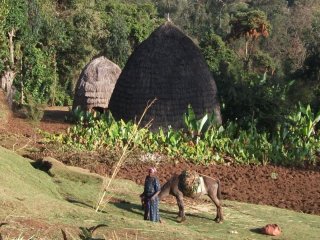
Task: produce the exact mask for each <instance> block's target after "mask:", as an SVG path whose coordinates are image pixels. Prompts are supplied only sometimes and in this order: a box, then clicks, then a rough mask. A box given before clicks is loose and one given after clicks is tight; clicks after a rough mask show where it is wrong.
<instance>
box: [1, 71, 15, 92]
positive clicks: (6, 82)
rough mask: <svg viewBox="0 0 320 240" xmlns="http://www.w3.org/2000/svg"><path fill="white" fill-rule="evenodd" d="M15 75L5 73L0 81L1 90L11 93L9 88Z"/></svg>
mask: <svg viewBox="0 0 320 240" xmlns="http://www.w3.org/2000/svg"><path fill="white" fill-rule="evenodd" d="M15 75H16V73H15V72H14V71H12V70H8V71H6V72H5V73H4V74H3V76H2V77H1V79H0V82H1V88H2V89H3V90H4V91H6V92H7V93H8V92H9V91H11V86H12V82H13V79H14V77H15Z"/></svg>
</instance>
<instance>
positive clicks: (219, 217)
mask: <svg viewBox="0 0 320 240" xmlns="http://www.w3.org/2000/svg"><path fill="white" fill-rule="evenodd" d="M219 187H220V186H219V183H216V184H214V185H213V186H211V188H210V189H208V196H209V197H210V199H211V200H212V201H213V202H214V204H215V205H216V208H217V214H216V218H215V219H214V221H216V222H217V223H219V222H222V221H223V214H222V206H221V202H220V200H219V198H218V191H219V190H220V189H219Z"/></svg>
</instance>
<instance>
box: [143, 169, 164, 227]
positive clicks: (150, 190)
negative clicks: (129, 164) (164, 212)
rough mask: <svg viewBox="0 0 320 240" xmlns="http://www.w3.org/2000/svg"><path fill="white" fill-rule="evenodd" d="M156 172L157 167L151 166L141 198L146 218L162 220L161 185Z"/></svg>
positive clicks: (155, 220) (153, 220)
mask: <svg viewBox="0 0 320 240" xmlns="http://www.w3.org/2000/svg"><path fill="white" fill-rule="evenodd" d="M156 172H157V170H156V168H154V167H152V168H149V170H148V175H147V177H146V179H145V182H144V191H143V193H142V194H141V195H140V198H141V200H142V202H143V206H144V220H149V221H152V222H161V221H160V214H159V197H158V195H159V193H160V190H161V186H160V183H159V180H158V178H157V177H156Z"/></svg>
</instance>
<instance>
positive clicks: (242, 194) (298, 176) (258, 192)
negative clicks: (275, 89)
mask: <svg viewBox="0 0 320 240" xmlns="http://www.w3.org/2000/svg"><path fill="white" fill-rule="evenodd" d="M67 111H68V109H67V108H48V109H47V110H46V112H45V115H44V118H43V120H42V121H41V122H40V124H39V125H38V126H34V125H32V124H30V123H29V122H28V121H26V120H25V119H22V118H19V117H17V116H14V115H13V114H10V115H9V119H8V122H7V123H5V122H3V123H2V124H1V128H0V137H1V136H4V135H15V136H17V139H18V140H21V139H25V140H24V141H26V140H27V139H31V138H35V140H34V141H32V142H33V143H34V144H36V143H37V140H36V139H38V138H37V136H38V135H37V128H40V129H41V130H44V131H48V132H51V133H54V132H62V131H65V130H66V129H67V127H68V126H69V125H68V124H66V123H65V122H64V117H65V115H66V114H67ZM19 136H21V138H20V137H19ZM2 139H3V138H2ZM18 140H17V141H18ZM3 143H4V141H3V142H1V138H0V145H4V144H3ZM6 147H8V146H6ZM52 154H53V156H54V153H52ZM56 157H57V158H58V159H60V160H62V161H63V162H64V163H67V164H69V165H76V166H80V167H86V168H88V169H90V170H91V171H92V172H96V173H99V174H106V173H110V172H111V167H110V166H108V165H107V164H106V163H104V162H103V161H105V159H102V158H103V157H101V159H100V161H96V162H88V161H90V160H88V161H87V162H86V161H83V160H81V161H79V156H76V155H74V156H73V157H71V158H65V157H63V156H62V157H61V156H60V157H59V156H56ZM77 158H78V160H75V159H77ZM88 159H90V158H88ZM91 159H92V158H91ZM149 166H150V164H147V163H141V164H134V165H127V166H125V167H124V168H123V169H121V171H120V173H119V177H121V178H126V179H131V180H133V181H135V182H137V183H139V184H143V181H144V178H145V175H146V171H147V169H148V167H149ZM157 168H158V175H159V178H160V181H161V183H162V184H163V183H164V182H165V181H166V180H167V179H169V178H170V176H171V175H172V174H174V173H179V172H181V171H182V170H184V169H194V170H197V171H198V172H200V173H203V174H205V175H210V176H212V177H218V178H219V179H220V180H221V183H222V194H223V198H224V199H228V200H237V201H242V202H248V203H255V204H267V205H272V206H276V207H280V208H287V209H292V210H295V211H301V212H305V213H311V214H318V215H320V185H319V184H320V169H316V170H301V169H288V168H282V167H275V166H197V165H193V164H190V163H186V162H176V163H168V162H166V163H160V165H158V167H157Z"/></svg>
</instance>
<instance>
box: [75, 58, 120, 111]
mask: <svg viewBox="0 0 320 240" xmlns="http://www.w3.org/2000/svg"><path fill="white" fill-rule="evenodd" d="M120 73H121V69H120V68H119V67H118V66H117V65H116V64H115V63H113V62H111V61H110V60H108V59H107V58H106V57H103V56H102V57H98V58H95V59H93V60H92V61H91V62H89V63H88V64H87V65H86V66H85V68H84V69H83V70H82V72H81V74H80V77H79V80H78V82H77V85H76V89H75V95H74V101H73V107H72V108H73V109H75V108H76V107H77V106H80V107H81V108H82V109H83V110H91V109H92V108H103V109H106V108H108V105H109V100H110V97H111V94H112V92H113V89H114V86H115V84H116V82H117V80H118V77H119V75H120Z"/></svg>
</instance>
